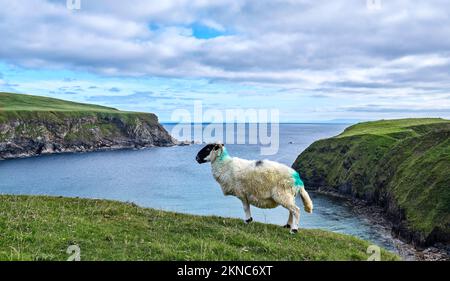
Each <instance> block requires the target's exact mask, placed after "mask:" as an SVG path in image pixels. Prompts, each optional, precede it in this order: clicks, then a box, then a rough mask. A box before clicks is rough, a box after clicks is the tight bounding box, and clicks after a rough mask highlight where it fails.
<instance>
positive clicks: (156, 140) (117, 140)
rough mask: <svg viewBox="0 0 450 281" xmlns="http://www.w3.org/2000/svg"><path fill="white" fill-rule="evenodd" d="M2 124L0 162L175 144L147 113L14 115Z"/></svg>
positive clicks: (26, 113) (22, 113) (44, 113)
mask: <svg viewBox="0 0 450 281" xmlns="http://www.w3.org/2000/svg"><path fill="white" fill-rule="evenodd" d="M0 121H1V122H0V159H9V158H18V157H29V156H36V155H40V154H49V153H62V152H85V151H95V150H107V149H122V148H142V147H149V146H170V145H174V144H175V143H176V140H174V139H173V138H172V137H171V136H170V135H169V134H168V132H167V131H166V130H165V129H164V128H163V127H162V126H161V125H160V124H159V123H158V119H157V117H156V116H155V115H154V114H147V113H125V112H121V113H104V112H85V113H82V112H80V113H74V112H15V113H14V114H13V115H11V116H7V118H3V120H0Z"/></svg>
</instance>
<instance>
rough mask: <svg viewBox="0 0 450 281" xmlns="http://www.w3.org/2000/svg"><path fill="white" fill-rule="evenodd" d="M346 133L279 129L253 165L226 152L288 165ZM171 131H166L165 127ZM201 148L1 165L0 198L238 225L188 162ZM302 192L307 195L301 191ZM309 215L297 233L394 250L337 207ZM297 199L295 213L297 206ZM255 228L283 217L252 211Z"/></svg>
mask: <svg viewBox="0 0 450 281" xmlns="http://www.w3.org/2000/svg"><path fill="white" fill-rule="evenodd" d="M345 127H346V125H336V124H282V125H280V149H279V152H278V153H277V154H275V155H273V156H268V157H260V156H259V155H260V154H259V153H260V150H259V147H258V146H256V145H227V148H228V151H229V153H230V154H231V155H232V156H238V157H242V158H247V159H259V158H267V159H271V160H276V161H279V162H282V163H285V164H288V165H291V164H292V163H293V161H294V160H295V158H296V157H297V155H298V154H299V153H300V152H301V151H303V150H304V149H305V148H306V147H307V146H308V145H310V144H311V143H312V142H313V141H315V140H318V139H321V138H326V137H330V136H333V135H336V134H338V133H339V132H341V131H342V130H343V129H344V128H345ZM166 128H167V129H168V130H169V131H170V130H171V128H172V126H170V125H166ZM202 147H203V145H191V146H178V147H167V148H148V149H142V150H121V151H108V152H93V153H82V154H60V155H47V156H41V157H34V158H27V159H16V160H8V161H0V193H2V194H42V195H55V196H70V197H85V198H102V199H113V200H120V201H129V202H134V203H136V204H138V205H140V206H143V207H152V208H159V209H164V210H170V211H177V212H183V213H189V214H198V215H217V216H225V217H237V218H244V212H243V210H242V205H241V203H240V201H239V200H238V199H236V198H234V197H225V196H223V194H222V192H221V190H220V187H219V186H218V184H217V183H216V182H215V181H214V179H213V177H212V175H211V170H210V166H209V164H203V165H199V164H198V163H197V162H196V161H195V156H196V154H197V152H198V151H199V150H200V149H201V148H202ZM306 188H307V187H306ZM311 197H312V200H313V202H314V213H313V214H306V213H305V212H303V208H302V207H301V208H300V209H301V210H302V213H301V216H300V227H301V228H320V229H325V230H331V231H335V232H340V233H346V234H351V235H355V236H358V237H360V238H363V239H365V240H370V241H373V242H374V243H375V244H378V245H380V246H384V247H386V248H389V249H394V245H393V243H392V239H391V237H390V235H389V233H386V231H384V230H383V229H382V228H381V227H380V226H376V225H372V224H371V223H370V222H369V221H368V220H367V219H364V218H361V217H358V216H356V215H355V214H354V213H353V212H352V210H351V208H350V207H348V206H347V205H346V204H345V203H344V201H341V200H337V199H334V198H330V197H328V196H323V195H318V194H314V193H311ZM297 199H298V202H297V203H298V205H299V206H302V203H301V200H299V198H297ZM252 213H253V218H254V219H255V220H256V221H260V222H266V223H275V224H279V225H283V224H285V223H286V221H287V217H288V212H287V211H286V210H285V209H283V208H281V207H278V208H276V209H258V208H255V207H252Z"/></svg>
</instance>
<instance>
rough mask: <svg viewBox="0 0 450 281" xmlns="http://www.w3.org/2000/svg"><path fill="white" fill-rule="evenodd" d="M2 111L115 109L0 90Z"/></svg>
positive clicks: (110, 110)
mask: <svg viewBox="0 0 450 281" xmlns="http://www.w3.org/2000/svg"><path fill="white" fill-rule="evenodd" d="M0 109H1V110H2V111H103V112H118V110H117V109H115V108H111V107H105V106H99V105H93V104H85V103H77V102H71V101H65V100H60V99H54V98H47V97H41V96H32V95H24V94H12V93H4V92H0Z"/></svg>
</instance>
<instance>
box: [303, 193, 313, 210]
mask: <svg viewBox="0 0 450 281" xmlns="http://www.w3.org/2000/svg"><path fill="white" fill-rule="evenodd" d="M300 197H301V198H302V201H303V206H304V207H305V211H306V212H308V213H312V211H313V202H312V201H311V198H309V194H308V192H306V190H305V187H301V188H300Z"/></svg>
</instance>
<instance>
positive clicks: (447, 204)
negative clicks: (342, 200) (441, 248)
mask: <svg viewBox="0 0 450 281" xmlns="http://www.w3.org/2000/svg"><path fill="white" fill-rule="evenodd" d="M293 168H294V169H295V170H297V171H298V172H299V173H300V174H301V176H302V179H303V180H304V182H305V186H306V187H307V188H312V189H319V190H328V191H333V192H337V193H340V194H344V195H346V196H348V197H354V198H359V199H363V200H365V201H366V202H367V203H369V204H375V205H378V206H381V207H383V209H384V211H385V214H386V216H387V218H388V219H390V220H391V222H393V225H394V227H393V231H394V233H396V234H398V235H399V236H400V237H401V238H403V239H404V240H406V241H407V242H409V243H412V244H414V245H416V246H429V245H433V244H436V243H443V244H449V243H450V173H449V171H450V122H449V121H448V120H443V119H402V120H390V121H377V122H367V123H360V124H357V125H354V126H351V127H349V128H347V129H346V130H345V131H344V132H343V133H342V134H340V135H338V136H336V137H333V138H329V139H325V140H319V141H317V142H315V143H313V144H312V145H311V146H310V147H308V148H307V149H306V150H305V151H304V152H303V153H301V154H300V155H299V156H298V158H297V160H296V161H295V163H294V164H293Z"/></svg>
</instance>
